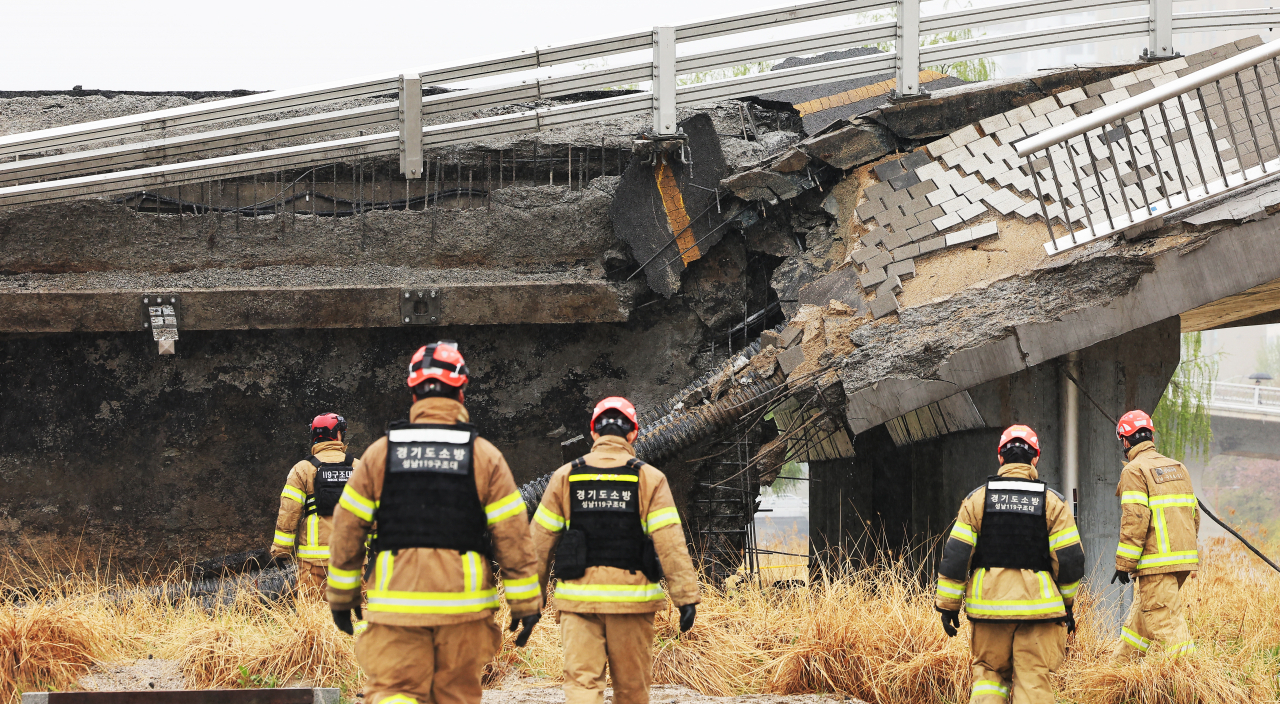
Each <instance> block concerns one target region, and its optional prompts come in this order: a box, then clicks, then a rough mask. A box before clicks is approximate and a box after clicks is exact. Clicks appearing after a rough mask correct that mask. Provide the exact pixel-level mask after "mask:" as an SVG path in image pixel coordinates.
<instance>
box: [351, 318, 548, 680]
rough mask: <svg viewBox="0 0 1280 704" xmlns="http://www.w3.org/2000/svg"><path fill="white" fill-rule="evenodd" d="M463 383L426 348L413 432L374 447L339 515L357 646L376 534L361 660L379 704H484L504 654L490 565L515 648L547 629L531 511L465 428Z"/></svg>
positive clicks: (447, 354)
mask: <svg viewBox="0 0 1280 704" xmlns="http://www.w3.org/2000/svg"><path fill="white" fill-rule="evenodd" d="M467 381H468V370H467V366H466V363H465V362H464V360H463V358H462V355H461V354H460V353H459V352H458V349H457V345H456V344H455V343H453V342H448V341H445V342H437V343H434V344H430V345H427V346H425V347H422V348H420V349H419V350H418V351H417V353H415V354H414V355H413V359H412V361H411V362H410V363H409V379H408V385H409V388H410V390H411V392H412V398H413V405H412V406H411V407H410V408H409V420H408V421H398V422H395V423H392V424H391V425H390V426H389V430H388V433H387V435H386V436H384V437H382V438H380V439H378V440H377V441H376V442H374V443H373V444H372V445H370V446H369V449H368V450H366V451H365V453H364V456H363V457H361V462H362V465H361V467H360V468H359V469H357V470H356V471H355V472H353V473H352V475H351V480H350V481H348V482H347V487H346V489H345V490H344V491H343V493H342V498H341V499H340V500H339V501H338V509H337V511H335V512H334V526H333V540H332V542H331V550H332V557H331V559H330V563H329V607H330V608H331V609H332V610H333V620H334V623H336V624H337V626H338V628H339V629H341V630H342V631H344V632H346V633H348V634H350V633H351V632H352V624H351V611H352V609H354V608H356V607H358V606H359V605H360V598H361V597H360V587H361V565H363V564H364V552H365V537H366V536H367V535H368V534H369V533H370V530H371V529H372V528H373V526H374V524H375V523H376V524H377V529H376V531H374V536H373V539H372V541H371V546H370V548H369V550H370V558H369V562H370V568H369V573H368V576H367V577H366V578H365V582H366V585H365V586H366V587H367V590H368V604H367V605H366V606H365V609H364V612H365V617H366V620H367V621H368V623H369V627H368V630H366V631H365V632H364V633H363V634H361V636H360V638H359V640H357V641H356V648H355V652H356V661H357V662H358V663H359V665H360V667H361V669H363V670H364V673H365V675H366V676H367V678H368V680H367V684H366V685H365V695H364V696H365V701H366V702H368V703H369V704H418V703H421V704H427V702H432V703H433V704H463V703H466V704H479V702H480V674H481V670H482V669H483V668H484V665H485V663H487V662H489V660H491V659H492V658H493V656H494V654H496V653H497V652H498V648H499V647H500V646H501V644H502V633H501V630H500V629H499V628H498V625H497V624H496V623H494V612H495V611H496V610H497V609H498V607H499V596H498V590H497V586H496V584H495V576H494V572H493V569H492V568H491V567H490V564H491V560H496V561H497V563H498V565H499V568H500V571H501V579H502V585H503V589H504V591H505V595H506V600H507V605H508V606H509V607H510V609H511V614H512V618H511V630H513V631H514V630H515V629H516V628H517V627H518V626H523V630H522V631H521V633H520V634H519V636H517V638H516V645H517V646H523V645H524V644H525V643H526V642H527V641H528V638H529V634H530V633H531V632H532V630H533V627H534V624H536V623H537V622H538V619H539V617H540V616H541V610H542V595H541V593H540V592H539V590H538V573H537V567H536V565H535V564H534V559H533V542H532V540H531V539H530V537H529V519H528V515H527V512H526V511H525V506H524V500H523V498H522V497H521V496H520V492H519V490H518V489H517V488H516V483H515V479H514V478H513V477H512V476H511V470H510V468H508V467H507V462H506V459H504V458H503V456H502V453H501V452H499V451H498V449H497V448H496V447H494V446H493V445H492V444H491V443H490V442H489V441H488V440H485V439H484V438H481V437H478V436H477V434H476V428H475V426H473V425H470V424H469V423H468V420H469V419H470V417H469V415H468V414H467V409H466V407H465V406H463V393H464V390H465V389H466V386H467Z"/></svg>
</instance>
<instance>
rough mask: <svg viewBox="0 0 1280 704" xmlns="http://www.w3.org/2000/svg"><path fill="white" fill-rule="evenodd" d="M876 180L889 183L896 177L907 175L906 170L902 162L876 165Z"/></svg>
mask: <svg viewBox="0 0 1280 704" xmlns="http://www.w3.org/2000/svg"><path fill="white" fill-rule="evenodd" d="M874 170H875V172H876V178H879V179H880V180H881V181H888V180H889V179H891V178H893V177H894V176H900V175H902V174H903V173H906V169H904V168H902V160H901V159H898V160H894V161H886V162H884V163H883V164H876V166H875V167H874Z"/></svg>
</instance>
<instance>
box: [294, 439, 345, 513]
mask: <svg viewBox="0 0 1280 704" xmlns="http://www.w3.org/2000/svg"><path fill="white" fill-rule="evenodd" d="M307 461H308V462H310V463H311V464H312V466H314V467H315V468H316V476H315V479H313V480H312V482H311V488H312V491H313V492H315V493H312V494H308V495H307V503H306V504H304V505H303V510H304V511H305V512H306V515H308V516H310V515H311V514H313V513H316V514H319V515H321V516H325V517H328V516H332V515H333V507H334V506H337V505H338V499H341V498H342V490H343V489H345V488H347V480H348V479H350V478H351V464H352V463H353V462H354V461H355V456H354V455H352V454H351V453H350V452H348V453H347V456H346V457H345V458H343V460H342V464H329V463H327V462H321V461H320V459H319V458H317V457H316V456H315V455H312V456H310V457H308V458H307Z"/></svg>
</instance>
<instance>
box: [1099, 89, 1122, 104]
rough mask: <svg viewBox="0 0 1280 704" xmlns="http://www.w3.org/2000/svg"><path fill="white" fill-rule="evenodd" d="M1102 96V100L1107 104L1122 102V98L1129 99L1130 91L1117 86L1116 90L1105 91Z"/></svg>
mask: <svg viewBox="0 0 1280 704" xmlns="http://www.w3.org/2000/svg"><path fill="white" fill-rule="evenodd" d="M1100 97H1101V98H1102V102H1104V103H1106V104H1107V105H1114V104H1116V103H1118V102H1120V101H1121V100H1127V99H1128V98H1129V91H1127V90H1125V89H1124V88H1117V89H1115V90H1112V91H1107V92H1106V93H1103V94H1102V95H1101V96H1100Z"/></svg>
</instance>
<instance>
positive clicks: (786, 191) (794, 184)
mask: <svg viewBox="0 0 1280 704" xmlns="http://www.w3.org/2000/svg"><path fill="white" fill-rule="evenodd" d="M723 186H724V187H725V188H728V189H729V190H730V191H732V192H733V194H734V195H735V196H737V197H739V198H741V199H743V200H747V201H758V200H762V201H765V202H767V203H777V202H778V201H779V200H790V199H791V198H795V197H796V196H798V195H800V190H801V189H800V184H799V182H798V179H795V178H793V177H789V176H785V175H783V174H780V173H778V172H776V171H770V170H768V169H752V170H750V171H744V172H742V173H740V174H734V175H732V176H730V177H729V178H727V179H725V180H724V182H723Z"/></svg>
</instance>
